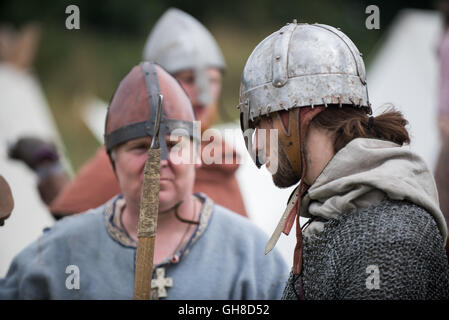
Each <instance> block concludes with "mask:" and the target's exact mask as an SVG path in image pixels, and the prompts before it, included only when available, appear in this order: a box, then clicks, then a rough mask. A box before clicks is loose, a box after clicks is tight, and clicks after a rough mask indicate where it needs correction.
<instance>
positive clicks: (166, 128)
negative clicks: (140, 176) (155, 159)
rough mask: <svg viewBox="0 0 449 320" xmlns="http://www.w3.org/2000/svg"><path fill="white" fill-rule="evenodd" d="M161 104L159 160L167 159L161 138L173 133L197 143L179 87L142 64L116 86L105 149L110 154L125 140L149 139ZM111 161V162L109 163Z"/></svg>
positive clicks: (152, 66)
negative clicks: (175, 131)
mask: <svg viewBox="0 0 449 320" xmlns="http://www.w3.org/2000/svg"><path fill="white" fill-rule="evenodd" d="M159 103H162V110H163V113H162V117H161V124H160V134H159V142H160V146H161V152H162V156H161V159H167V158H168V150H167V146H166V143H165V136H166V135H169V134H170V133H172V132H173V130H175V129H176V130H177V134H183V135H186V136H189V137H191V138H193V139H195V140H197V141H199V139H200V137H199V130H200V128H199V127H198V128H195V126H194V120H195V116H194V113H193V109H192V105H191V103H190V100H189V98H188V96H187V94H186V93H185V92H184V90H183V89H182V87H181V86H180V84H179V83H178V82H177V81H176V79H175V78H173V77H172V76H171V75H170V74H169V73H168V72H166V71H165V70H164V69H162V67H160V66H158V65H156V64H153V63H150V62H142V63H141V64H140V65H138V66H135V67H134V68H133V69H132V70H131V71H130V72H129V73H128V74H127V75H126V77H125V78H124V79H123V80H122V81H121V82H120V84H119V86H118V88H117V90H116V92H115V94H114V96H113V98H112V100H111V103H110V104H109V108H108V112H107V115H106V124H105V145H106V150H107V152H108V154H109V156H110V157H111V151H112V150H113V149H114V148H116V147H117V146H119V145H121V144H122V143H125V142H127V141H129V140H133V139H137V138H141V137H145V136H153V131H154V123H155V118H156V110H157V107H158V105H159ZM111 160H112V159H111Z"/></svg>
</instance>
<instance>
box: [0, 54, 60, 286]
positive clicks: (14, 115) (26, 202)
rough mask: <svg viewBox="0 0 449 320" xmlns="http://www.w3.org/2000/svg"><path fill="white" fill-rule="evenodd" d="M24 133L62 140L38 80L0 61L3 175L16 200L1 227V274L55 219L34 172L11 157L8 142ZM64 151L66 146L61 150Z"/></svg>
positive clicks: (1, 158)
mask: <svg viewBox="0 0 449 320" xmlns="http://www.w3.org/2000/svg"><path fill="white" fill-rule="evenodd" d="M22 135H32V136H39V137H43V138H45V139H49V140H51V141H55V142H56V143H58V144H59V146H60V147H61V146H62V144H61V143H60V141H61V139H60V137H59V135H58V130H57V128H56V126H55V123H54V121H53V117H52V115H51V113H50V110H49V107H48V104H47V101H46V99H45V97H44V94H43V92H42V90H41V88H40V86H39V83H38V81H37V80H36V79H35V78H34V77H33V76H32V75H30V74H29V73H26V72H24V71H22V70H19V69H18V68H16V67H15V66H13V65H10V64H6V63H2V64H0V174H2V175H3V176H4V177H5V179H6V180H7V181H8V183H9V185H10V187H11V190H12V193H13V197H14V202H15V208H14V210H13V212H12V215H11V217H10V218H9V219H8V220H6V221H5V225H4V226H3V227H1V228H0V277H3V276H5V275H6V272H7V270H8V268H9V265H10V263H11V260H12V259H13V257H14V256H15V255H16V254H17V253H19V252H20V251H21V250H22V249H23V248H25V247H26V246H27V245H28V244H29V243H31V242H32V241H33V240H35V239H37V238H38V237H39V235H40V234H42V230H43V229H44V228H45V227H48V226H51V225H52V224H53V223H54V219H53V217H52V216H51V214H50V213H49V212H48V209H47V207H46V206H45V205H44V204H43V203H42V201H41V199H40V197H39V194H38V191H37V187H36V185H37V179H36V176H35V174H34V173H33V172H32V171H31V170H30V169H29V168H28V167H27V166H26V165H25V164H24V163H23V162H21V161H13V160H11V159H8V156H7V147H8V143H11V142H15V141H16V140H17V139H18V138H19V137H20V136H22ZM60 150H63V149H60Z"/></svg>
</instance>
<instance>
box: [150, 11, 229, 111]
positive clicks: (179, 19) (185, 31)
mask: <svg viewBox="0 0 449 320" xmlns="http://www.w3.org/2000/svg"><path fill="white" fill-rule="evenodd" d="M143 60H145V61H151V62H155V63H157V64H159V65H160V66H162V67H163V68H164V69H165V70H167V71H168V72H169V73H171V74H174V73H176V72H179V71H183V70H194V71H195V73H196V76H195V79H196V84H197V86H198V88H199V100H200V101H201V102H202V103H204V105H208V104H209V103H210V102H211V96H210V90H209V85H208V84H209V83H208V79H207V76H206V72H205V71H206V69H207V68H208V67H216V68H218V69H220V70H224V69H225V67H226V65H225V61H224V58H223V55H222V53H221V50H220V48H219V46H218V44H217V42H216V41H215V39H214V37H213V36H212V35H211V33H210V32H209V31H208V30H207V29H206V28H205V27H204V26H203V25H202V24H201V23H200V22H199V21H198V20H196V19H195V18H194V17H192V16H191V15H189V14H187V13H185V12H184V11H181V10H179V9H175V8H170V9H168V10H167V11H166V12H165V13H164V14H163V15H162V16H161V17H160V18H159V20H158V21H157V22H156V24H155V26H154V28H153V29H152V31H151V33H150V35H149V36H148V39H147V41H146V43H145V48H144V50H143Z"/></svg>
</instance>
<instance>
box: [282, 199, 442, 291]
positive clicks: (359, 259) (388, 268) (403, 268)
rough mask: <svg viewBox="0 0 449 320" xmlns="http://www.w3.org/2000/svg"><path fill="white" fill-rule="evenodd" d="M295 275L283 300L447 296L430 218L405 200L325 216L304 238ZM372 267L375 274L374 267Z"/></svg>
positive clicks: (439, 249)
mask: <svg viewBox="0 0 449 320" xmlns="http://www.w3.org/2000/svg"><path fill="white" fill-rule="evenodd" d="M303 245H304V248H303V270H302V274H301V276H297V275H293V274H291V275H290V278H289V279H288V281H287V285H286V288H285V290H284V293H283V297H282V298H283V299H298V296H299V292H300V286H301V284H302V285H303V289H304V296H305V299H326V300H329V299H357V300H358V299H449V267H448V260H447V257H446V253H445V251H444V245H443V239H442V236H441V234H440V232H439V231H438V227H437V224H436V222H435V220H434V218H433V217H432V216H431V215H430V214H429V213H428V212H427V211H426V210H424V209H423V208H421V207H420V206H417V205H415V204H413V203H411V202H408V201H398V200H390V199H386V200H384V201H382V202H381V203H379V204H377V205H375V206H371V207H368V208H364V209H357V210H354V211H352V212H349V213H347V214H343V215H341V216H340V217H339V218H338V219H329V220H327V221H326V222H325V223H324V229H323V231H322V232H320V233H318V234H314V235H313V236H310V237H305V238H304V242H303ZM377 270H378V273H376V271H377Z"/></svg>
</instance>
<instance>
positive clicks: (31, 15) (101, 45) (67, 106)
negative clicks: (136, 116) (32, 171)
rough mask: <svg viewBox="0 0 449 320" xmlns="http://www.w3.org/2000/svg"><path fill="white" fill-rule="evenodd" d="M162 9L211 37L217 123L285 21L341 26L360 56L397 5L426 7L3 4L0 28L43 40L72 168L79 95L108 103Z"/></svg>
mask: <svg viewBox="0 0 449 320" xmlns="http://www.w3.org/2000/svg"><path fill="white" fill-rule="evenodd" d="M70 4H75V5H78V7H79V8H80V16H81V29H80V30H67V29H66V28H65V20H66V18H67V16H68V15H67V14H66V13H65V8H66V7H67V6H68V5H70ZM370 4H375V5H377V6H378V7H379V8H380V16H381V22H380V23H381V29H380V30H367V29H366V28H365V19H366V17H367V14H366V13H365V8H366V7H367V6H368V5H370ZM169 7H177V8H179V9H181V10H184V11H186V12H188V13H190V14H191V15H193V16H194V17H196V18H197V19H198V20H199V21H201V22H202V23H203V24H204V25H205V26H206V27H207V28H208V29H209V30H210V31H211V32H212V34H213V35H214V36H215V38H216V39H217V42H218V43H219V45H220V47H221V48H222V50H223V54H224V56H225V59H226V62H227V70H226V74H225V77H224V83H223V85H224V87H223V97H222V108H221V110H220V115H221V120H222V121H229V120H232V119H236V118H237V116H238V114H237V110H236V108H235V106H236V105H237V102H238V90H239V85H240V75H241V71H242V69H243V66H244V63H245V61H246V59H247V57H248V56H249V54H250V53H251V51H252V50H253V49H254V47H255V46H256V45H257V44H258V43H259V42H260V41H261V40H262V39H263V38H265V37H266V36H267V35H269V34H270V33H272V32H273V31H275V30H277V29H279V28H280V27H281V26H282V25H284V24H285V23H286V22H291V21H292V20H293V19H297V20H298V22H307V23H314V22H320V23H325V24H330V25H333V26H336V27H340V28H341V29H342V31H344V32H345V33H346V34H347V35H348V36H349V37H350V38H351V39H352V40H353V41H354V42H355V43H356V45H357V46H358V47H359V49H360V51H361V52H363V53H364V56H365V59H366V62H367V64H368V65H369V61H370V55H369V54H370V52H372V51H373V48H374V47H375V44H376V43H377V42H378V41H379V39H380V38H381V36H382V33H383V31H384V30H386V29H387V28H388V25H389V24H390V23H391V21H392V20H393V19H394V17H395V15H396V14H397V13H398V11H399V10H400V9H401V8H422V9H432V8H433V6H432V2H423V1H411V0H407V1H404V0H402V1H386V0H385V1H365V0H363V1H342V0H340V1H336V0H316V1H305V0H287V1H279V0H258V1H256V0H248V1H237V0H228V1H210V0H209V1H208V0H196V1H185V0H169V1H164V0H151V1H143V0H127V1H119V0H110V1H87V0H73V1H50V0H44V1H35V2H34V1H33V2H30V1H24V0H14V1H2V2H0V24H10V25H12V26H14V27H16V28H20V27H22V26H23V25H25V24H27V23H30V22H38V23H39V24H40V25H41V27H42V28H41V29H42V35H41V41H40V46H39V50H38V54H37V56H36V59H35V63H34V71H35V74H36V75H37V77H38V78H39V79H40V81H41V83H42V86H43V89H44V92H45V94H46V96H47V99H48V101H49V104H50V107H51V109H52V112H53V114H54V116H55V119H56V122H57V125H58V128H59V129H60V132H61V134H62V138H63V140H64V143H65V145H66V149H67V156H68V157H69V159H70V160H71V162H72V165H73V167H74V169H75V170H76V169H78V168H79V167H80V166H81V165H82V164H83V163H84V162H85V161H86V160H87V159H88V158H89V157H90V156H91V155H92V154H93V153H94V152H95V150H96V149H97V148H98V145H99V144H98V142H97V141H96V140H95V138H94V137H93V135H92V134H91V133H90V131H89V130H88V129H87V127H86V126H85V124H84V123H83V121H82V120H81V115H80V110H81V108H82V103H83V99H82V98H83V97H86V96H89V95H94V96H97V97H99V98H101V99H103V100H105V101H109V99H110V97H111V96H112V93H113V92H114V90H115V88H116V87H117V85H118V83H119V81H120V80H121V79H122V78H123V77H124V75H125V74H126V73H127V72H128V71H129V70H130V69H131V67H132V66H133V65H135V64H137V63H138V62H139V61H140V59H141V54H142V49H143V46H144V43H145V40H146V37H147V36H148V33H149V32H150V30H151V28H152V26H153V25H154V23H155V22H156V20H157V19H158V17H159V16H161V15H162V14H163V12H164V11H165V10H167V9H168V8H169Z"/></svg>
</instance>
